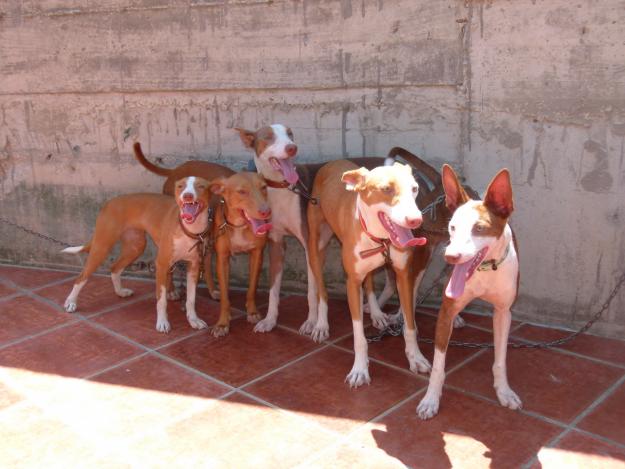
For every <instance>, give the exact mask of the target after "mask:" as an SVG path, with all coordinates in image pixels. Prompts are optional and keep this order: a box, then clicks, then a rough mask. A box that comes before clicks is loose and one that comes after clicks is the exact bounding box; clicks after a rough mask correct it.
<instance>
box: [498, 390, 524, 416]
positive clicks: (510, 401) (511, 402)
mask: <svg viewBox="0 0 625 469" xmlns="http://www.w3.org/2000/svg"><path fill="white" fill-rule="evenodd" d="M495 392H496V393H497V399H499V403H500V404H501V405H502V406H504V407H507V408H508V409H512V410H517V409H520V408H521V407H523V402H521V398H520V397H519V396H518V395H517V393H515V392H514V391H513V390H512V389H510V388H509V387H505V388H499V389H497V388H495Z"/></svg>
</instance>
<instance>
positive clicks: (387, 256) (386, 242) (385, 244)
mask: <svg viewBox="0 0 625 469" xmlns="http://www.w3.org/2000/svg"><path fill="white" fill-rule="evenodd" d="M356 210H357V211H358V220H359V221H360V227H361V228H362V231H364V232H365V234H366V235H367V236H368V237H369V239H370V240H371V241H373V242H374V243H378V244H379V246H377V247H375V248H371V249H364V250H363V251H360V252H359V253H358V255H359V256H360V258H361V259H366V258H368V257H371V256H375V255H376V254H382V255H383V256H384V262H385V263H386V264H391V251H390V249H391V240H390V239H388V238H387V239H382V238H378V237H377V236H373V235H372V234H371V233H369V231H368V230H367V224H366V223H365V220H364V218H362V214H361V213H360V210H359V209H358V208H357V209H356Z"/></svg>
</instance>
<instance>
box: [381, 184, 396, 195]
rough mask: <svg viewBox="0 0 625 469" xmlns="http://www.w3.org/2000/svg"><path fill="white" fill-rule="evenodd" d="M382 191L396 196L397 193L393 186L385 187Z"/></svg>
mask: <svg viewBox="0 0 625 469" xmlns="http://www.w3.org/2000/svg"><path fill="white" fill-rule="evenodd" d="M381 190H382V192H384V193H385V194H394V193H395V189H393V186H384V187H382V189H381Z"/></svg>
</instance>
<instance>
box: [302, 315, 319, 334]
mask: <svg viewBox="0 0 625 469" xmlns="http://www.w3.org/2000/svg"><path fill="white" fill-rule="evenodd" d="M315 325H316V323H314V322H313V321H310V320H308V319H307V320H306V321H304V322H303V323H302V325H301V326H300V327H299V333H300V334H301V335H310V334H312V331H313V330H314V329H315Z"/></svg>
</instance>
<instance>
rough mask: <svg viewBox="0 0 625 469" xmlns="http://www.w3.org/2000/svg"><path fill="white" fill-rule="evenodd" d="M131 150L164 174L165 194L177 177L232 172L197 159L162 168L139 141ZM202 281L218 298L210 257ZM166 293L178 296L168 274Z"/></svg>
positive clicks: (216, 200)
mask: <svg viewBox="0 0 625 469" xmlns="http://www.w3.org/2000/svg"><path fill="white" fill-rule="evenodd" d="M133 150H134V154H135V158H136V159H137V161H138V162H139V163H141V166H143V167H144V168H145V169H147V170H148V171H150V172H151V173H154V174H158V175H159V176H164V177H166V178H167V179H165V182H164V183H163V194H166V195H171V196H173V195H174V192H175V184H176V181H178V180H179V179H182V178H185V177H190V176H195V177H200V178H202V179H205V180H207V181H212V180H213V179H215V178H218V177H228V176H232V175H233V174H234V171H233V170H231V169H230V168H227V167H226V166H222V165H220V164H216V163H211V162H208V161H197V160H191V161H187V162H185V163H182V164H181V165H180V166H177V167H175V168H171V169H170V168H163V167H162V166H158V165H155V164H154V163H152V162H151V161H149V160H148V159H147V158H146V157H145V155H144V154H143V151H142V150H141V144H140V143H139V142H135V143H134V145H133ZM219 200H220V197H218V196H216V195H213V196H212V197H211V198H210V200H209V202H208V209H209V211H211V212H214V211H215V208H216V207H217V205H218V203H219ZM204 281H205V282H206V286H207V288H208V292H209V294H210V296H211V297H212V298H214V299H219V293H218V291H217V290H216V289H215V282H214V280H213V270H212V265H211V263H210V258H208V259H207V260H206V261H205V262H204ZM167 290H168V292H167V295H168V299H170V300H177V299H179V298H180V296H179V294H178V292H177V291H176V289H175V287H174V283H173V278H172V277H171V276H170V280H169V282H168V286H167Z"/></svg>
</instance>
